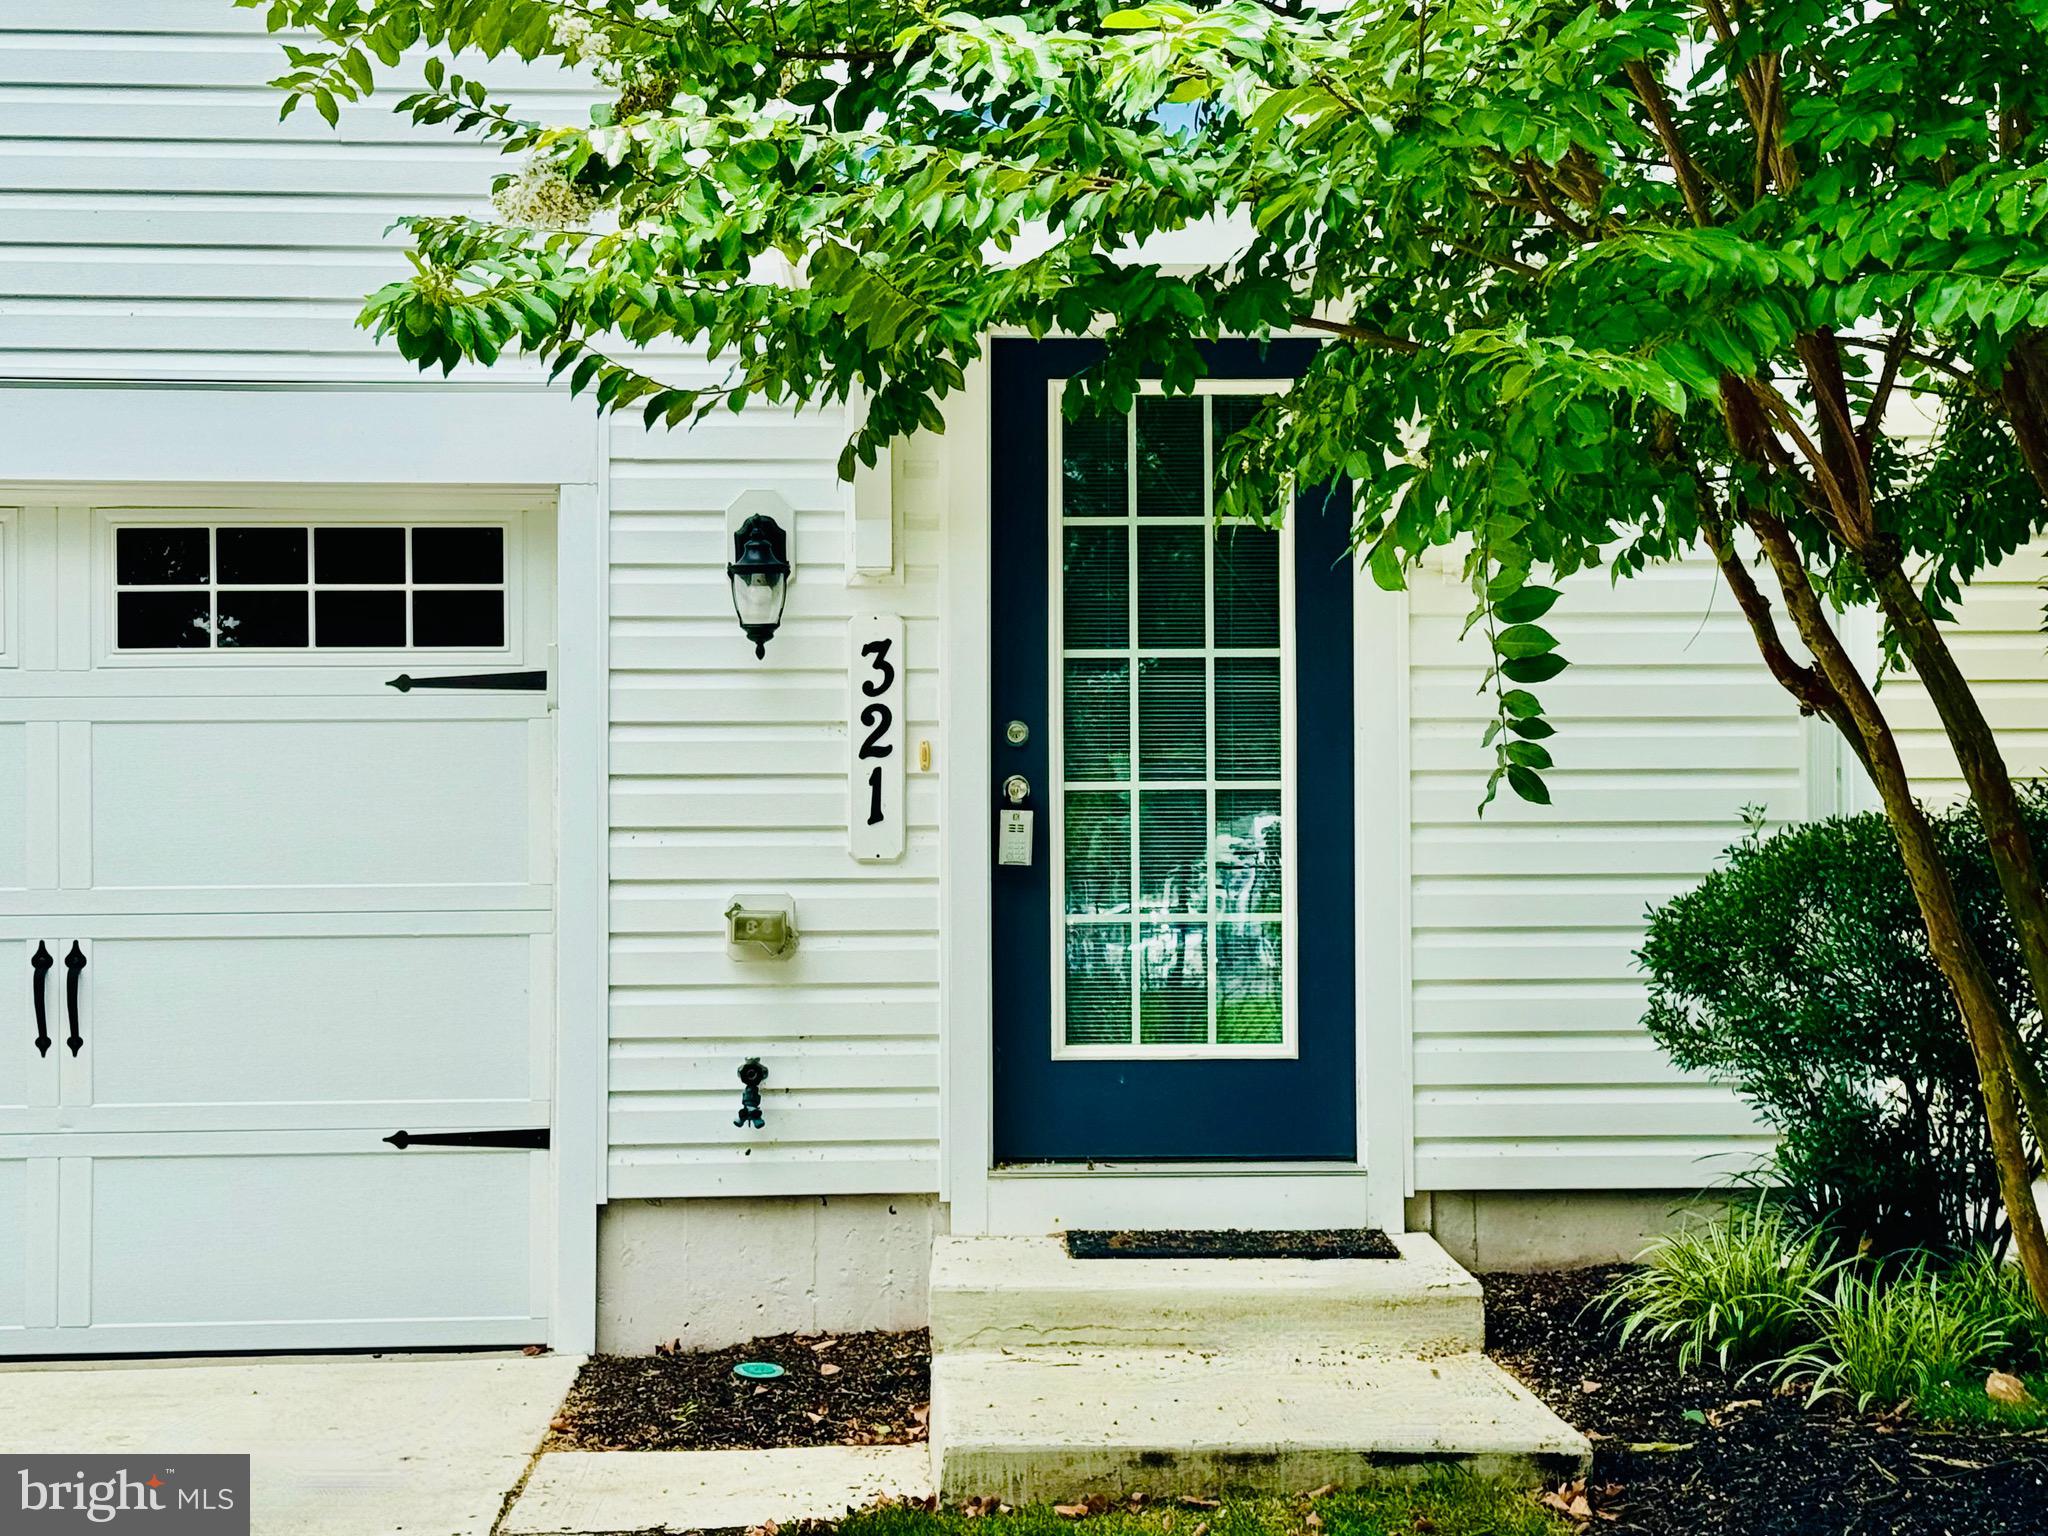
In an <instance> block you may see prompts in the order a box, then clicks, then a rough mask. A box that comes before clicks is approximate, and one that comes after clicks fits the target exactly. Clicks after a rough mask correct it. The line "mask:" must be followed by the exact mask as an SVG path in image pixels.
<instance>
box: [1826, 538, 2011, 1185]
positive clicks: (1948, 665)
mask: <svg viewBox="0 0 2048 1536" xmlns="http://www.w3.org/2000/svg"><path fill="white" fill-rule="evenodd" d="M1866 574H1868V575H1869V576H1870V578H1871V580H1872V583H1873V584H1874V586H1875V587H1876V589H1877V599H1878V604H1879V606H1880V607H1882V608H1883V609H1884V614H1885V617H1886V618H1887V619H1889V620H1890V621H1891V625H1892V628H1893V630H1894V631H1895V632H1896V633H1897V634H1898V636H1899V640H1900V642H1901V643H1902V644H1903V645H1904V646H1905V649H1906V655H1907V657H1908V658H1909V659H1910V660H1911V661H1912V663H1913V670H1914V671H1915V672H1917V673H1918V674H1919V676H1920V682H1921V684H1922V686H1924V687H1925V688H1926V689H1927V696H1928V698H1930V699H1931V700H1932V701H1933V702H1934V707H1935V709H1936V711H1937V712H1938V713H1939V714H1940V715H1941V723H1942V728H1943V729H1944V730H1945V731H1946V732H1947V733H1948V739H1949V743H1950V745H1951V746H1952V747H1954V749H1955V754H1956V762H1957V763H1958V765H1960V767H1961V768H1962V771H1963V782H1964V783H1966V784H1968V785H1969V787H1970V799H1971V800H1972V802H1974V803H1975V805H1976V807H1977V816H1978V819H1979V820H1980V821H1981V822H1982V823H1983V826H1984V837H1985V841H1986V842H1987V844H1988V845H1989V847H1990V850H1991V867H1992V869H1993V870H1994V871H1996V873H1997V875H1998V888H1999V890H2000V891H2002V892H2003V893H2004V895H2005V905H2006V909H2007V911H2008V912H2009V913H2010V914H2011V916H2012V923H2013V932H2014V934H2015V936H2016V937H2017V939H2018V941H2019V947H2020V957H2021V959H2022V960H2023V961H2024V962H2025V964H2026V968H2027V980H2028V981H2029V982H2030V983H2031V984H2032V986H2033V991H2034V1006H2035V1008H2036V1009H2037V1010H2039V1012H2040V1014H2041V1017H2042V1018H2043V1019H2048V891H2044V890H2043V888H2042V884H2041V865H2040V860H2039V859H2038V858H2037V857H2036V855H2035V852H2034V841H2033V838H2032V837H2031V836H2030V835H2029V834H2028V832H2027V824H2026V821H2025V820H2024V819H2023V818H2022V817H2021V815H2020V803H2019V796H2018V795H2017V794H2016V793H2015V792H2014V790H2013V783H2012V774H2011V772H2010V770H2008V769H2007V767H2006V765H2005V758H2004V756H2003V754H2001V753H2000V752H1999V750H1998V741H1997V739H1996V738H1995V737H1994V736H1993V735H1992V734H1991V724H1990V722H1989V721H1987V720H1986V719H1985V718H1984V712H1983V710H1981V709H1980V708H1979V707H1978V705H1977V696H1976V693H1975V692H1974V691H1973V690H1972V689H1971V687H1970V683H1969V679H1967V678H1966V677H1964V676H1963V672H1962V668H1961V667H1959V666H1958V665H1957V664H1956V659H1955V653H1954V652H1953V651H1951V650H1950V649H1949V645H1948V639H1947V637H1946V636H1945V635H1943V634H1942V632H1941V628H1940V626H1939V625H1937V624H1936V623H1935V622H1934V618H1933V616H1932V615H1931V614H1929V613H1928V611H1927V606H1926V604H1925V603H1923V602H1922V601H1921V600H1920V594H1919V592H1918V591H1916V590H1915V589H1914V586H1913V583H1912V582H1911V581H1910V580H1908V579H1907V576H1906V573H1905V572H1904V570H1902V569H1901V568H1900V566H1899V564H1898V562H1897V561H1896V560H1893V561H1891V562H1890V563H1889V565H1888V567H1887V568H1885V569H1881V570H1871V571H1867V572H1866ZM2000 1039H2001V1049H2002V1050H2003V1052H2004V1054H2005V1055H2006V1057H2007V1058H2008V1059H2009V1062H2010V1065H2011V1069H2012V1079H2013V1084H2014V1086H2015V1087H2016V1088H2017V1089H2018V1091H2019V1095H2020V1100H2021V1102H2022V1103H2023V1104H2024V1105H2025V1106H2026V1111H2027V1119H2028V1121H2029V1122H2030V1123H2031V1124H2032V1126H2033V1130H2034V1144H2035V1145H2036V1146H2037V1147H2039V1148H2041V1149H2042V1151H2043V1153H2044V1154H2048V1087H2044V1086H2043V1084H2042V1080H2041V1073H2040V1070H2039V1068H2038V1067H2037V1066H2036V1065H2035V1063H2034V1059H2033V1057H2032V1055H2031V1054H2030V1053H2029V1051H2028V1050H2027V1044H2026V1040H2025V1038H2024V1037H2023V1036H2022V1035H2021V1034H2020V1031H2019V1029H2018V1028H2017V1026H2015V1025H2014V1024H2013V1022H2012V1021H2011V1020H2010V1019H2007V1020H2006V1021H2005V1025H2004V1028H2003V1029H2002V1031H2001V1034H2000Z"/></svg>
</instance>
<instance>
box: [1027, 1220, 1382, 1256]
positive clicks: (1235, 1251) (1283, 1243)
mask: <svg viewBox="0 0 2048 1536" xmlns="http://www.w3.org/2000/svg"><path fill="white" fill-rule="evenodd" d="M1067 1253H1068V1255H1069V1256H1070V1257H1072V1258H1076V1259H1398V1258H1399V1257H1401V1250H1400V1249H1398V1248H1396V1247H1395V1246H1394V1242H1393V1239H1392V1238H1390V1237H1388V1236H1387V1234H1386V1233H1384V1232H1379V1231H1375V1230H1373V1229H1371V1228H1369V1227H1349V1228H1337V1229H1331V1230H1326V1231H1314V1232H1179V1231H1164V1230H1162V1231H1152V1232H1136V1231H1122V1232H1093V1231H1085V1230H1084V1231H1075V1232H1069V1233H1067Z"/></svg>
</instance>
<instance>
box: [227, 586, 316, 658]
mask: <svg viewBox="0 0 2048 1536" xmlns="http://www.w3.org/2000/svg"><path fill="white" fill-rule="evenodd" d="M306 597H307V594H306V592H305V590H304V589H303V588H301V589H300V590H299V591H296V592H238V591H234V590H231V589H223V590H222V591H221V593H220V595H219V597H218V598H217V599H216V603H217V609H216V611H217V614H218V617H217V618H216V620H215V627H216V630H217V632H218V633H219V635H220V643H221V645H222V646H223V647H226V646H234V647H237V648H238V649H241V650H294V649H298V648H300V647H303V646H304V645H305V644H306V642H307V638H308V636H309V635H310V634H311V633H312V632H311V630H310V629H308V628H307V625H306Z"/></svg>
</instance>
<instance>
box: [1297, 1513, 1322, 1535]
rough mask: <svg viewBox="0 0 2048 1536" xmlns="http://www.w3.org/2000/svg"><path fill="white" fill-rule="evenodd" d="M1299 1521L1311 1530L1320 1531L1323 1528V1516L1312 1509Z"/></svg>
mask: <svg viewBox="0 0 2048 1536" xmlns="http://www.w3.org/2000/svg"><path fill="white" fill-rule="evenodd" d="M1301 1523H1302V1524H1303V1525H1305V1526H1307V1527H1308V1528H1309V1529H1310V1530H1312V1531H1320V1530H1321V1529H1322V1528H1323V1517H1322V1516H1321V1515H1319V1514H1317V1513H1316V1512H1315V1511H1314V1510H1310V1511H1309V1512H1308V1513H1307V1514H1306V1515H1304V1516H1303V1517H1302V1521H1301Z"/></svg>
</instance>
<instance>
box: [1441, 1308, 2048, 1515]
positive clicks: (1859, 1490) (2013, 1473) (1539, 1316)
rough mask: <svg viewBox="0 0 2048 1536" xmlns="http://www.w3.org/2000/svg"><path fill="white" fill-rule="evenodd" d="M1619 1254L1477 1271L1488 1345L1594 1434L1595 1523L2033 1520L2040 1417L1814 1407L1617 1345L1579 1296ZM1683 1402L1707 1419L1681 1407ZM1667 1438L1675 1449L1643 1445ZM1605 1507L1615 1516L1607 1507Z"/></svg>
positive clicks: (2042, 1457)
mask: <svg viewBox="0 0 2048 1536" xmlns="http://www.w3.org/2000/svg"><path fill="white" fill-rule="evenodd" d="M1615 1273H1616V1271H1615V1270H1613V1269H1599V1270H1578V1271H1570V1272H1565V1273H1552V1274H1533V1275H1508V1274H1490V1275H1483V1276H1481V1277H1480V1278H1481V1280H1482V1281H1483V1282H1484V1283H1485V1286H1486V1330H1487V1353H1489V1354H1491V1355H1492V1356H1493V1357H1494V1358H1495V1359H1496V1360H1498V1361H1499V1362H1500V1363H1501V1364H1502V1365H1504V1366H1506V1367H1507V1368H1508V1369H1509V1370H1511V1371H1513V1372H1514V1373H1515V1374H1516V1375H1517V1376H1519V1377H1521V1379H1522V1380H1523V1381H1525V1382H1527V1383H1528V1384H1529V1386H1530V1387H1531V1388H1533V1389H1534V1390H1535V1391H1536V1393H1537V1394H1538V1395H1539V1396H1541V1397H1542V1398H1543V1399H1544V1401H1546V1402H1548V1403H1549V1404H1550V1406H1551V1407H1552V1408H1554V1409H1555V1410H1556V1411H1557V1412H1558V1414H1559V1415H1560V1416H1561V1417H1563V1418H1564V1419H1566V1420H1568V1421H1569V1422H1570V1423H1572V1424H1575V1425H1577V1426H1578V1427H1579V1428H1580V1429H1582V1430H1584V1431H1586V1432H1587V1433H1588V1434H1589V1435H1591V1436H1594V1437H1596V1438H1595V1439H1594V1459H1593V1474H1592V1476H1591V1477H1590V1478H1588V1479H1587V1483H1588V1489H1587V1495H1588V1501H1589V1503H1590V1504H1591V1506H1592V1508H1593V1510H1594V1511H1595V1512H1596V1515H1595V1518H1594V1520H1593V1522H1592V1529H1594V1530H1595V1531H1612V1532H1616V1533H1617V1536H1619V1533H1626V1532H1644V1533H1654V1536H1822V1533H1825V1536H2042V1533H2043V1532H2048V1433H2043V1432H2033V1433H2024V1434H2022V1433H2009V1432H2000V1431H1996V1430H1987V1429H1974V1428H1972V1429H1964V1430H1945V1429H1939V1428H1935V1427H1932V1426H1927V1425H1922V1424H1916V1423H1913V1422H1911V1421H1910V1420H1899V1421H1886V1420H1883V1419H1879V1418H1874V1417H1871V1416H1868V1415H1860V1414H1856V1413H1853V1412H1851V1411H1849V1409H1848V1408H1847V1407H1846V1406H1843V1405H1840V1404H1839V1403H1838V1402H1837V1401H1836V1400H1834V1399H1829V1400H1827V1401H1826V1402H1823V1403H1821V1404H1819V1405H1817V1406H1815V1407H1814V1408H1811V1409H1807V1408H1803V1407H1802V1406H1801V1403H1802V1402H1803V1398H1802V1397H1782V1396H1778V1395H1776V1394H1774V1393H1773V1392H1772V1391H1771V1389H1770V1384H1769V1381H1768V1380H1767V1379H1765V1378H1760V1377H1751V1378H1750V1379H1748V1380H1746V1381H1745V1380H1741V1379H1739V1377H1738V1378H1731V1377H1730V1376H1729V1375H1728V1374H1726V1373H1724V1372H1722V1371H1719V1370H1717V1369H1714V1368H1713V1367H1712V1366H1704V1367H1701V1368H1699V1369H1696V1370H1694V1371H1693V1372H1691V1373H1690V1374H1688V1375H1685V1376H1680V1375H1679V1374H1678V1373H1677V1370H1676V1368H1675V1367H1674V1365H1673V1362H1672V1358H1671V1355H1670V1353H1669V1352H1668V1351H1660V1350H1657V1349H1654V1348H1651V1347H1648V1346H1645V1345H1642V1344H1640V1343H1634V1344H1631V1345H1630V1347H1628V1348H1627V1349H1622V1348H1620V1347H1619V1345H1618V1343H1617V1340H1616V1330H1614V1329H1611V1328H1609V1327H1607V1326H1606V1325H1605V1324H1604V1323H1602V1322H1601V1320H1600V1318H1599V1316H1598V1314H1597V1313H1592V1312H1584V1311H1583V1309H1584V1308H1585V1306H1586V1303H1587V1302H1588V1301H1589V1300H1591V1299H1592V1297H1593V1296H1594V1295H1595V1294H1596V1293H1597V1292H1598V1291H1599V1290H1600V1288H1601V1287H1602V1285H1604V1284H1605V1283H1606V1281H1607V1280H1608V1279H1610V1278H1611V1277H1612V1276H1613V1275H1614V1274H1615ZM1688 1409H1691V1410H1693V1411H1695V1412H1697V1413H1699V1414H1703V1415H1706V1422H1705V1423H1701V1422H1699V1421H1698V1420H1696V1419H1688V1418H1686V1416H1685V1414H1686V1411H1687V1410H1688ZM1652 1446H1668V1447H1672V1448H1671V1449H1650V1448H1649V1447H1652ZM1609 1517H1612V1518H1609Z"/></svg>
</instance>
